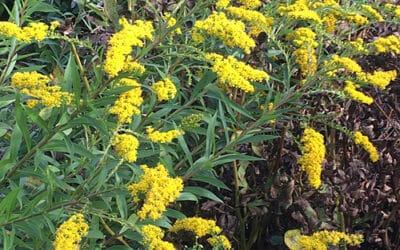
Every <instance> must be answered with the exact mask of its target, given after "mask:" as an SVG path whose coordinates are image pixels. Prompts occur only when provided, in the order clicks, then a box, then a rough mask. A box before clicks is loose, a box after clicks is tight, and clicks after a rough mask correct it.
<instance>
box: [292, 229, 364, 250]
mask: <svg viewBox="0 0 400 250" xmlns="http://www.w3.org/2000/svg"><path fill="white" fill-rule="evenodd" d="M341 242H344V243H346V244H348V245H350V246H357V245H360V244H361V243H362V242H363V235H361V234H345V233H343V232H338V231H327V230H324V231H319V232H316V233H314V234H312V235H311V236H307V235H301V236H300V237H299V238H298V242H297V243H298V245H299V246H300V247H301V249H303V250H313V249H318V250H327V249H328V247H327V245H332V246H337V245H339V244H340V243H341Z"/></svg>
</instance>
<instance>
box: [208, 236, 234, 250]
mask: <svg viewBox="0 0 400 250" xmlns="http://www.w3.org/2000/svg"><path fill="white" fill-rule="evenodd" d="M207 242H208V243H210V245H211V246H213V247H217V246H222V247H223V248H224V249H228V250H229V249H232V245H231V243H230V242H229V240H228V238H226V236H225V235H215V236H212V237H210V238H208V239H207Z"/></svg>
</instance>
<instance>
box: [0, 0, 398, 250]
mask: <svg viewBox="0 0 400 250" xmlns="http://www.w3.org/2000/svg"><path fill="white" fill-rule="evenodd" d="M53 2H54V1H45V0H16V1H15V2H14V3H13V7H12V8H11V9H7V13H8V15H9V19H8V21H0V53H1V57H0V93H1V94H0V95H1V98H0V108H1V114H0V115H1V123H0V147H1V160H0V228H1V230H2V234H0V242H1V243H2V247H4V249H53V248H54V249H56V250H61V249H199V248H200V247H204V248H205V249H251V248H252V247H253V245H254V243H255V238H256V237H257V234H258V231H257V230H255V229H252V228H251V227H249V226H248V224H247V223H249V222H248V221H247V220H248V218H249V216H250V215H249V208H248V207H241V206H242V202H241V198H242V191H243V188H244V187H245V186H246V182H245V180H244V179H245V177H246V170H245V168H244V167H243V166H245V165H246V164H248V163H249V162H255V161H264V158H263V155H262V154H261V153H255V154H249V153H244V152H243V151H241V150H240V148H241V147H243V146H245V145H253V146H254V145H258V144H259V143H272V141H273V140H275V139H277V138H280V137H281V136H286V135H287V133H284V132H282V133H281V132H280V129H281V128H282V127H283V128H284V130H283V131H288V130H290V126H289V122H294V123H295V124H296V126H297V128H296V129H293V131H292V132H290V133H289V134H290V137H291V139H292V140H293V141H295V142H297V141H298V142H299V143H297V145H298V146H299V148H298V152H300V153H301V156H299V158H298V159H297V164H298V166H300V167H299V168H297V169H296V171H298V173H303V172H304V175H301V174H296V176H297V177H296V178H297V179H295V181H296V183H298V184H299V185H305V186H306V187H307V188H308V189H310V190H314V191H315V192H319V191H321V190H322V189H323V187H324V182H323V162H324V160H325V159H326V153H327V150H328V149H326V147H325V143H326V140H325V139H324V137H325V136H326V133H325V132H326V131H323V128H325V126H326V125H327V124H328V125H329V126H330V129H337V128H338V127H340V126H341V124H334V123H332V117H331V116H329V115H326V114H324V112H323V111H321V110H319V109H318V108H319V107H317V106H311V105H308V104H307V101H306V100H310V99H314V98H316V96H317V95H318V94H320V93H330V94H331V95H332V98H334V99H335V100H336V101H337V102H340V101H343V100H352V101H354V102H358V103H359V105H372V104H373V103H374V101H375V100H374V98H373V97H372V96H371V95H370V94H369V93H368V88H365V87H368V86H369V87H373V88H375V87H377V88H378V89H379V91H384V90H385V88H386V87H387V86H388V85H389V84H390V82H391V81H392V80H394V79H396V77H397V72H396V71H395V70H386V71H384V70H377V71H374V72H366V71H364V69H363V68H362V66H361V65H360V64H359V63H358V62H357V60H356V59H357V57H358V56H360V55H376V54H381V53H389V52H390V53H400V38H398V37H397V36H395V35H389V36H387V37H381V38H378V39H376V40H374V41H372V42H370V41H364V40H363V39H362V38H359V37H358V38H357V37H355V36H353V33H354V32H356V31H357V30H359V29H362V28H363V27H365V26H367V25H369V24H371V23H375V22H382V21H383V20H388V19H391V20H393V22H398V20H399V16H400V15H399V13H400V11H399V7H398V6H396V5H390V4H387V5H384V6H383V7H382V6H378V5H371V4H370V3H369V1H355V2H356V3H354V4H341V3H339V1H334V0H323V1H313V0H295V1H244V0H239V1H227V0H218V1H191V3H190V4H189V1H175V2H174V4H172V5H171V6H169V9H168V10H167V9H165V10H164V9H160V8H161V7H160V6H156V5H154V1H147V0H145V1H129V0H128V1H114V2H117V4H118V5H119V6H120V8H117V9H110V8H112V7H110V6H114V5H111V4H109V3H107V2H112V1H104V2H105V5H104V8H101V7H100V5H99V4H98V5H96V4H94V3H93V2H96V1H76V2H78V3H77V4H78V7H76V8H78V12H75V13H76V22H77V24H76V26H74V25H72V24H68V23H67V22H66V21H65V20H66V17H65V16H62V12H61V10H57V8H56V7H55V5H54V3H53ZM56 2H57V1H56ZM99 2H100V1H99ZM60 6H61V5H60ZM5 8H6V6H5ZM74 11H75V10H74ZM103 11H104V12H103ZM110 13H114V14H115V13H119V15H120V16H119V20H118V22H116V21H115V20H114V18H113V17H111V16H112V15H111V14H110ZM69 14H71V15H73V13H69ZM69 14H68V15H69ZM93 16H95V17H99V19H101V21H99V22H98V23H96V22H94V21H93ZM91 20H92V21H91ZM339 23H345V24H346V25H347V26H346V29H344V28H342V26H340V25H339ZM68 25H70V26H68ZM94 26H97V28H94ZM102 26H104V27H102ZM74 29H75V30H74ZM101 31H102V32H104V33H105V34H106V35H107V42H105V43H104V44H101V43H95V42H94V41H93V39H92V40H90V37H91V36H90V35H89V34H98V33H96V32H101ZM95 39H96V38H95ZM264 107H266V108H264ZM279 126H280V127H279ZM352 130H355V131H354V132H353V131H352ZM340 131H342V132H344V134H345V135H346V136H347V137H348V138H350V139H352V140H354V143H355V144H358V145H360V146H361V147H362V148H363V149H364V150H366V151H367V152H368V153H369V155H370V160H371V161H372V162H377V161H379V148H376V147H375V146H374V145H373V142H374V138H368V137H366V136H365V135H363V134H361V132H359V131H356V129H355V128H341V130H340ZM267 154H268V152H267ZM271 154H273V152H271ZM265 164H266V168H267V169H269V170H268V171H269V176H268V177H267V178H268V180H273V179H274V178H275V177H276V175H277V174H278V172H279V171H281V170H280V169H283V168H284V166H283V165H280V163H279V161H276V162H274V163H268V162H265ZM269 164H271V165H269ZM273 164H275V165H273ZM223 170H224V171H227V172H229V173H230V175H229V176H230V178H232V179H231V180H229V181H226V180H224V181H225V183H224V181H222V180H220V179H219V177H220V173H223V172H224V171H223ZM302 176H304V177H305V179H304V180H303V179H302ZM270 184H271V181H269V182H268V183H267V185H266V188H267V189H268V188H270V187H271V185H270ZM216 190H225V191H227V190H229V191H232V197H231V198H232V199H231V201H230V202H231V203H230V207H231V208H232V210H233V211H234V214H235V216H236V218H237V222H238V225H237V230H236V232H235V234H236V235H232V234H230V235H229V234H226V232H225V231H224V229H225V228H222V227H221V226H219V225H217V223H216V221H215V218H211V217H210V218H202V217H200V216H201V214H199V213H198V210H197V211H196V210H190V211H188V210H185V206H187V205H188V204H192V206H193V207H197V208H198V205H199V203H201V202H203V201H205V200H212V201H213V202H216V203H223V202H228V201H226V200H222V198H223V197H222V196H219V194H218V193H217V192H216ZM255 204H256V205H254V204H253V206H256V207H257V206H267V204H266V203H262V202H261V203H255ZM182 231H184V232H191V233H192V234H194V236H195V237H194V238H195V241H193V242H191V243H192V244H193V245H192V246H187V245H182V244H181V239H180V235H181V234H180V232H182ZM288 232H289V231H288ZM298 234H299V235H298V237H297V240H296V243H295V245H296V246H295V247H291V249H316V248H315V245H313V244H314V243H315V244H319V245H321V248H318V249H326V247H325V246H326V245H338V244H339V243H340V244H346V243H347V244H349V245H359V244H360V243H361V242H362V235H347V234H345V233H344V232H336V231H334V232H327V231H322V232H315V233H314V234H312V235H311V236H305V235H301V236H300V232H298ZM282 237H283V235H282ZM285 239H286V236H285ZM285 242H286V241H285ZM312 242H314V243H312ZM185 243H186V242H185ZM311 243H312V244H311ZM282 244H283V242H282ZM287 244H288V243H287ZM289 244H290V243H289ZM322 246H324V248H322ZM191 247H192V248H191ZM289 247H290V246H289ZM313 247H314V248H313Z"/></svg>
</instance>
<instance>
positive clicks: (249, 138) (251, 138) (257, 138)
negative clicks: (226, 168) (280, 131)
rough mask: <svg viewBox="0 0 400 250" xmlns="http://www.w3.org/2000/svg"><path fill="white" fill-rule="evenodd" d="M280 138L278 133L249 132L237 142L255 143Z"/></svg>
mask: <svg viewBox="0 0 400 250" xmlns="http://www.w3.org/2000/svg"><path fill="white" fill-rule="evenodd" d="M277 138H279V136H277V135H262V134H261V135H260V134H258V133H248V134H246V135H245V136H243V137H242V138H241V139H239V140H238V141H237V144H245V143H255V142H261V141H270V140H274V139H277Z"/></svg>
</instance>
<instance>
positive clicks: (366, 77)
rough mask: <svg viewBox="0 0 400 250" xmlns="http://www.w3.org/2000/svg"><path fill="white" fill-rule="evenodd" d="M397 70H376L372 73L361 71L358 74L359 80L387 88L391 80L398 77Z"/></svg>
mask: <svg viewBox="0 0 400 250" xmlns="http://www.w3.org/2000/svg"><path fill="white" fill-rule="evenodd" d="M396 76H397V72H396V70H389V71H374V72H373V73H372V74H371V73H365V72H360V73H358V74H357V77H358V79H359V80H361V81H364V82H367V83H368V84H371V85H374V86H377V87H379V88H381V89H385V88H386V87H387V85H389V83H390V81H393V80H394V79H396Z"/></svg>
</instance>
